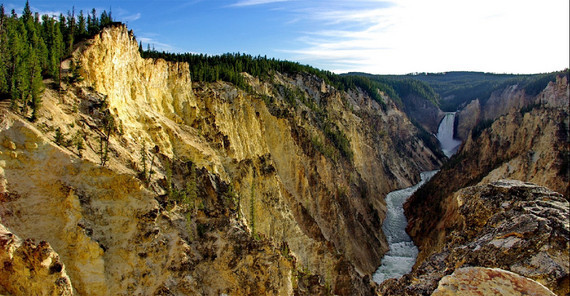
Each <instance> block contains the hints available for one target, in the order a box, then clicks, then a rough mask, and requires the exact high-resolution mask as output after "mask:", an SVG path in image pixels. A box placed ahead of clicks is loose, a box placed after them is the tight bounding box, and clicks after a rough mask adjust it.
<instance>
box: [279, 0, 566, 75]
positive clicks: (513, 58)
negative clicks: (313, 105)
mask: <svg viewBox="0 0 570 296" xmlns="http://www.w3.org/2000/svg"><path fill="white" fill-rule="evenodd" d="M370 3H371V2H367V6H369V4H370ZM384 6H385V5H384ZM568 6H569V3H568V1H560V0H543V1H521V0H517V1H515V0H503V1H494V0H480V1H469V2H467V1H456V0H432V1H423V0H400V1H398V2H396V3H394V5H391V6H387V7H384V8H377V9H370V7H360V8H359V7H357V6H354V7H352V9H349V10H347V9H346V7H342V9H341V7H335V6H334V5H329V6H328V9H324V10H320V11H318V10H316V9H315V10H313V12H314V13H313V14H310V15H309V14H307V15H305V17H307V18H310V19H312V20H313V21H315V22H319V23H321V24H325V26H326V27H327V29H324V30H317V31H314V32H304V33H303V36H302V37H300V38H299V40H298V41H299V42H300V43H302V44H304V46H301V48H300V49H296V50H288V51H286V52H288V53H291V54H294V55H296V56H295V57H294V58H296V59H299V60H301V61H304V62H309V63H313V61H316V62H317V63H319V64H321V63H322V64H327V63H334V64H335V65H336V66H337V67H338V68H335V69H330V70H333V71H336V72H346V71H366V72H371V73H409V72H416V71H418V72H423V71H427V72H443V71H450V70H474V71H489V72H509V73H536V72H547V71H554V70H561V69H563V68H564V67H568V64H569V58H568V55H569V51H570V50H569V43H570V42H569V35H570V34H569V29H568V23H569V16H568V11H569V7H568ZM337 8H338V9H337ZM307 11H308V10H307Z"/></svg>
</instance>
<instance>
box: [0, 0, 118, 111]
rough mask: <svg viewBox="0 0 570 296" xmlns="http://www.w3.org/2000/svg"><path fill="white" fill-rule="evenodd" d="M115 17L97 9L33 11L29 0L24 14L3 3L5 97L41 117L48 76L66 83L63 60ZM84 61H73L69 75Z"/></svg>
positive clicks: (1, 93)
mask: <svg viewBox="0 0 570 296" xmlns="http://www.w3.org/2000/svg"><path fill="white" fill-rule="evenodd" d="M112 22H113V19H112V16H111V13H107V12H106V11H103V13H101V15H100V16H98V15H97V12H96V10H95V9H93V10H92V11H91V12H90V13H89V14H87V15H85V14H84V13H83V11H79V13H78V14H76V13H75V10H74V9H73V10H72V11H68V13H67V15H66V16H65V15H63V14H60V15H59V16H50V15H42V16H40V15H39V13H37V12H36V13H32V11H31V10H30V4H29V2H26V5H25V7H24V10H23V12H22V14H21V15H20V16H18V14H17V13H16V12H15V11H14V10H12V11H11V12H10V14H7V13H6V11H5V10H4V5H3V4H1V5H0V99H3V100H4V99H9V100H10V102H11V103H10V104H11V108H12V109H13V110H14V111H16V112H19V113H20V114H22V115H24V116H26V117H28V116H29V118H30V119H31V120H35V118H36V117H37V110H38V109H39V107H40V105H41V94H42V91H43V89H44V84H43V79H45V78H52V79H53V81H54V85H55V87H56V88H58V87H59V86H60V84H61V83H62V80H63V79H62V69H61V62H62V61H63V60H64V59H65V58H67V57H69V56H70V55H71V53H72V51H73V47H74V45H75V44H76V43H77V42H79V41H82V40H84V39H86V38H89V37H90V36H93V35H95V34H97V33H98V32H99V31H100V29H101V28H103V27H105V26H107V25H109V24H111V23H112ZM78 67H79V65H76V64H73V61H72V65H71V71H72V73H70V74H71V75H70V76H69V77H67V78H66V79H68V80H71V81H70V82H73V80H76V79H79V74H78V73H74V72H76V71H75V70H77V69H78Z"/></svg>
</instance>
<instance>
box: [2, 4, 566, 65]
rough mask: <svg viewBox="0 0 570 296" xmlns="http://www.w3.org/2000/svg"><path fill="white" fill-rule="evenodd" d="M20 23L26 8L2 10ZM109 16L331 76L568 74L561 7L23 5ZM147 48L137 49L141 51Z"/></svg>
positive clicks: (196, 47)
mask: <svg viewBox="0 0 570 296" xmlns="http://www.w3.org/2000/svg"><path fill="white" fill-rule="evenodd" d="M0 3H3V4H4V6H5V8H6V10H7V11H10V10H11V9H15V10H16V12H17V13H21V11H22V8H23V6H24V3H25V1H4V2H2V1H1V0H0ZM30 5H31V7H32V10H33V11H38V12H40V13H55V14H59V13H60V12H62V13H64V14H65V13H67V11H68V10H71V8H72V7H73V6H74V7H75V10H76V12H78V11H79V10H84V12H88V11H90V10H91V8H96V9H97V10H98V12H101V11H102V10H103V9H106V10H107V11H109V9H111V10H112V13H113V17H114V18H115V19H116V20H120V21H123V22H125V23H127V24H128V26H129V28H130V29H133V31H134V32H135V35H136V36H137V39H138V40H139V41H142V42H143V43H144V44H148V43H150V44H152V45H154V47H155V48H156V49H158V50H165V51H171V52H194V53H206V54H221V53H225V52H242V53H248V54H252V55H267V56H268V57H275V58H279V59H287V60H293V61H298V62H300V63H302V64H309V65H312V66H315V67H317V68H321V69H325V70H330V71H334V72H338V73H341V72H348V71H362V72H369V73H377V74H405V73H410V72H444V71H459V70H467V71H486V72H495V73H540V72H550V71H556V70H562V69H564V68H566V67H568V66H569V63H570V61H569V55H570V49H569V46H570V45H569V44H570V40H569V38H570V37H569V36H570V32H569V25H570V20H569V10H570V8H569V1H568V0H540V1H538V0H535V1H528V0H478V1H464V0H431V1H426V0H393V1H378V0H352V1H340V0H328V1H324V0H175V1H171V0H150V1H142V0H139V1H136V0H126V1H112V0H98V1H92V0H50V1H46V0H31V1H30ZM145 47H146V45H145Z"/></svg>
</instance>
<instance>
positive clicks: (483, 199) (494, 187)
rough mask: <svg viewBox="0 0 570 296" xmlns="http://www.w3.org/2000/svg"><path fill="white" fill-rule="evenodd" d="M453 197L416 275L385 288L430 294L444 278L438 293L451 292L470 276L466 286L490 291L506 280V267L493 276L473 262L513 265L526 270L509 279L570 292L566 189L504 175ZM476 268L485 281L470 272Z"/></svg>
mask: <svg viewBox="0 0 570 296" xmlns="http://www.w3.org/2000/svg"><path fill="white" fill-rule="evenodd" d="M447 203H448V204H447V208H445V209H443V211H444V213H443V216H442V219H440V220H438V222H439V223H438V224H437V226H435V227H436V229H437V231H438V234H439V235H440V236H441V240H440V242H441V243H440V244H439V245H437V246H431V247H432V248H431V250H432V252H431V253H429V255H428V256H426V257H424V258H423V260H421V261H418V263H417V265H416V267H415V268H414V270H413V272H412V273H411V274H408V275H405V276H404V277H402V278H401V279H400V280H391V281H387V282H386V283H385V284H383V285H382V287H381V290H382V292H383V293H385V294H386V295H427V294H430V293H432V291H434V290H435V289H436V288H437V287H438V283H439V288H438V290H439V291H438V292H436V293H435V295H447V294H445V293H444V292H445V291H449V290H450V289H455V288H451V286H457V285H459V284H458V283H457V281H459V280H460V279H458V278H464V279H465V277H466V276H467V277H470V278H469V279H466V280H467V281H470V283H468V284H467V286H465V285H464V284H462V285H461V286H462V288H468V289H479V290H482V289H487V288H489V285H497V284H499V283H496V282H494V280H495V281H496V280H500V281H504V279H503V278H504V277H505V273H501V277H500V278H499V277H495V276H493V277H491V278H488V276H489V272H490V271H489V270H486V271H485V272H484V273H483V274H481V273H480V272H479V271H481V269H473V268H472V267H486V268H500V269H503V270H507V271H510V272H513V273H516V274H518V276H516V275H508V278H509V279H508V281H513V280H514V281H517V282H518V281H519V280H518V279H520V278H522V277H526V278H530V279H532V280H535V281H537V282H538V283H540V284H542V285H544V286H545V287H547V288H548V289H550V290H551V291H553V292H554V293H556V294H557V295H566V294H567V293H568V292H569V291H570V286H569V283H570V264H569V262H568V256H570V228H569V225H568V221H569V219H570V213H569V212H568V209H569V203H568V200H567V199H566V198H564V196H562V195H561V194H559V193H556V192H554V191H551V190H549V189H547V188H545V187H540V186H537V185H534V184H531V183H524V182H521V181H514V180H502V181H497V182H493V183H489V184H486V185H478V186H472V187H467V188H465V189H462V190H460V191H458V192H456V193H455V194H453V197H452V199H450V200H448V201H447ZM415 238H416V239H417V238H418V235H417V234H416V235H415ZM422 247H423V249H422V251H425V250H426V249H425V248H426V246H425V245H423V246H422ZM469 267H471V268H470V269H465V268H469ZM454 271H455V274H454V275H452V276H451V277H447V278H444V276H447V275H450V274H452V273H453V272H454ZM473 271H477V274H478V277H479V280H478V278H477V277H475V276H474V277H471V276H469V274H471V273H472V272H473ZM485 274H487V275H485ZM481 276H482V278H481ZM442 278H443V279H442ZM525 282H526V280H525ZM454 283H456V284H454ZM511 285H514V287H513V286H511ZM505 287H506V288H508V289H516V288H517V287H519V288H520V287H521V286H520V285H519V284H516V283H513V284H508V283H507V284H505ZM525 289H526V288H525ZM528 291H530V290H528ZM457 292H458V291H457ZM530 294H532V293H530ZM485 295H487V294H485ZM541 295H543V294H541Z"/></svg>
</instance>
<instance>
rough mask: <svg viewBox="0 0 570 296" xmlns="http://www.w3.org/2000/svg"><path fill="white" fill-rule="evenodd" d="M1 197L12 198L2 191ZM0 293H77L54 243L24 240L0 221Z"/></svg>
mask: <svg viewBox="0 0 570 296" xmlns="http://www.w3.org/2000/svg"><path fill="white" fill-rule="evenodd" d="M0 198H1V199H7V198H10V197H8V196H5V195H2V196H0ZM0 264H1V266H2V268H1V269H0V294H2V295H4V294H7V295H73V287H72V285H71V280H70V279H69V277H68V276H67V273H66V271H65V266H64V265H63V263H62V262H61V261H60V259H59V256H58V255H57V253H55V251H54V250H53V249H52V248H51V246H50V245H49V244H48V243H47V242H45V241H42V242H40V243H39V244H37V245H36V244H35V243H34V242H33V241H32V240H26V241H22V240H21V239H20V238H19V237H18V236H16V235H14V234H13V233H11V232H10V231H9V230H8V229H7V228H6V227H4V225H2V224H0Z"/></svg>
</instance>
